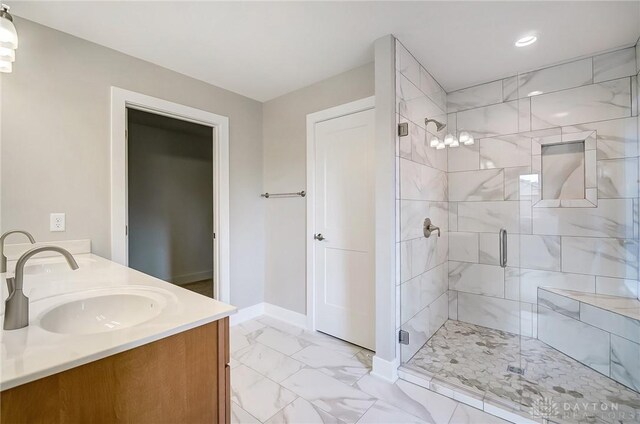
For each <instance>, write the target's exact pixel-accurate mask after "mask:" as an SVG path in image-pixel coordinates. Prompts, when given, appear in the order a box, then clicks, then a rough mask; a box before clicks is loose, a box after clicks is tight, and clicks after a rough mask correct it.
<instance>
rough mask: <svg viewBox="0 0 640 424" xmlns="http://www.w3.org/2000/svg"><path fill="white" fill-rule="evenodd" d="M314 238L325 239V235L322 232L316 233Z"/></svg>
mask: <svg viewBox="0 0 640 424" xmlns="http://www.w3.org/2000/svg"><path fill="white" fill-rule="evenodd" d="M313 238H314V239H316V240H318V241H322V240H324V236H323V235H322V233H318V234H314V235H313Z"/></svg>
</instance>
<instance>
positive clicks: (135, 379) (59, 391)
mask: <svg viewBox="0 0 640 424" xmlns="http://www.w3.org/2000/svg"><path fill="white" fill-rule="evenodd" d="M229 379H230V368H229V319H228V318H223V319H220V320H218V321H215V322H212V323H209V324H205V325H202V326H200V327H196V328H193V329H191V330H187V331H184V332H182V333H178V334H175V335H173V336H169V337H166V338H164V339H161V340H158V341H155V342H152V343H149V344H145V345H143V346H140V347H137V348H134V349H131V350H128V351H125V352H122V353H118V354H115V355H112V356H108V357H106V358H103V359H100V360H97V361H94V362H90V363H88V364H85V365H81V366H79V367H76V368H72V369H70V370H67V371H63V372H60V373H58V374H54V375H51V376H49V377H45V378H42V379H40V380H36V381H33V382H30V383H26V384H23V385H21V386H17V387H14V388H12V389H8V390H5V391H3V392H1V393H0V410H1V417H0V418H1V420H0V422H2V424H10V423H20V424H24V423H60V424H66V423H74V424H75V423H135V424H144V423H149V424H158V423H171V424H177V423H188V424H193V423H209V424H210V423H217V424H224V423H229V422H230V417H231V409H230V396H231V390H230V380H229Z"/></svg>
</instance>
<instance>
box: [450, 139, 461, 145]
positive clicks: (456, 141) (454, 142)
mask: <svg viewBox="0 0 640 424" xmlns="http://www.w3.org/2000/svg"><path fill="white" fill-rule="evenodd" d="M459 145H460V143H458V139H456V138H454V139H453V143H451V144H449V147H458V146H459Z"/></svg>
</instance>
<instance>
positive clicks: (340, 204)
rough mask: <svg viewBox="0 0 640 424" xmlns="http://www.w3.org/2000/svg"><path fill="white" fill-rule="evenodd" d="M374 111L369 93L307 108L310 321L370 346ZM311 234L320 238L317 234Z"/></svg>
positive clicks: (372, 342) (372, 338)
mask: <svg viewBox="0 0 640 424" xmlns="http://www.w3.org/2000/svg"><path fill="white" fill-rule="evenodd" d="M314 115H315V116H314ZM374 117H375V111H374V109H373V98H368V99H363V100H360V101H357V102H353V103H349V104H347V105H342V106H339V107H337V108H332V109H329V110H327V111H322V112H318V113H317V114H312V115H309V117H308V120H307V122H308V128H307V131H308V135H309V136H310V141H311V143H310V144H311V146H308V147H309V149H310V150H309V151H308V155H310V156H312V157H311V158H308V159H311V160H312V161H311V163H308V165H309V166H310V171H311V172H310V174H311V178H310V179H309V180H308V184H307V188H308V189H310V196H309V204H308V205H307V208H308V215H309V216H308V218H310V219H308V224H307V226H308V230H310V231H309V234H308V237H309V238H310V239H311V243H310V248H309V249H308V258H307V262H308V271H307V274H308V301H307V305H308V311H307V315H308V323H309V327H311V328H312V329H316V330H318V331H322V332H325V333H327V334H331V335H333V336H335V337H338V338H341V339H344V340H347V341H349V342H351V343H354V344H357V345H360V346H363V347H366V348H369V349H371V350H374V349H375V275H374V273H375V264H374V257H375V255H374V247H375V245H374V242H375V233H374V228H375V223H374V184H375V180H374V178H375V175H374ZM314 118H316V119H314ZM308 162H309V160H308ZM310 210H311V211H310ZM316 234H322V236H323V237H324V239H323V240H317V239H315V238H314V235H316ZM309 268H310V269H309ZM309 283H311V284H309ZM309 286H310V287H309Z"/></svg>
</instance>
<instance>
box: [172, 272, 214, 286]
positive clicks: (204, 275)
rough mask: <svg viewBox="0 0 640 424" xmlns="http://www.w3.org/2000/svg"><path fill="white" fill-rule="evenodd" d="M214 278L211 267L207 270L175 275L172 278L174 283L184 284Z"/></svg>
mask: <svg viewBox="0 0 640 424" xmlns="http://www.w3.org/2000/svg"><path fill="white" fill-rule="evenodd" d="M212 278H213V271H212V270H210V269H209V270H207V271H200V272H193V273H191V274H182V275H176V276H175V277H171V278H170V280H171V282H172V283H173V284H177V285H179V286H182V285H184V284H189V283H195V282H196V281H202V280H210V279H212Z"/></svg>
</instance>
